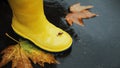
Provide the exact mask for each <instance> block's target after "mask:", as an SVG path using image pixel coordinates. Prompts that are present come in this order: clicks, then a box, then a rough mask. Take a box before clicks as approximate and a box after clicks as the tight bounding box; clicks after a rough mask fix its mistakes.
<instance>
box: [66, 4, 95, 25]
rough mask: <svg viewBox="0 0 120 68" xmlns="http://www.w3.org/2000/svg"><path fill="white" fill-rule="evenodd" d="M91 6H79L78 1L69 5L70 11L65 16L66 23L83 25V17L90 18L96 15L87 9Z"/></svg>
mask: <svg viewBox="0 0 120 68" xmlns="http://www.w3.org/2000/svg"><path fill="white" fill-rule="evenodd" d="M92 7H93V6H81V5H80V3H77V4H74V5H72V6H70V11H71V12H70V13H68V14H67V15H66V17H65V19H66V21H67V23H68V24H69V25H70V26H71V25H72V24H73V23H76V24H78V25H80V26H84V23H83V19H84V18H91V17H95V16H97V15H96V14H94V13H92V12H90V11H89V10H88V9H90V8H92Z"/></svg>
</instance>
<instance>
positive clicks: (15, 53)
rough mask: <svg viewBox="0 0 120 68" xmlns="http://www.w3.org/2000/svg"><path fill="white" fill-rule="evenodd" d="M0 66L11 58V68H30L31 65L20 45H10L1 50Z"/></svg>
mask: <svg viewBox="0 0 120 68" xmlns="http://www.w3.org/2000/svg"><path fill="white" fill-rule="evenodd" d="M1 54H4V55H3V56H2V61H1V62H0V68H1V67H2V66H4V65H6V64H7V63H8V62H10V61H11V60H12V68H32V65H31V63H30V61H29V59H28V57H27V56H26V55H25V53H24V52H23V50H22V49H21V48H20V46H19V45H18V44H17V45H12V46H9V47H8V48H6V49H5V50H3V51H2V52H1Z"/></svg>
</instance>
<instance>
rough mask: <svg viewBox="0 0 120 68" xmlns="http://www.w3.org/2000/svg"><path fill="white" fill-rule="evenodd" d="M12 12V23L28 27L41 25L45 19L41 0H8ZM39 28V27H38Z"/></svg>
mask: <svg viewBox="0 0 120 68" xmlns="http://www.w3.org/2000/svg"><path fill="white" fill-rule="evenodd" d="M8 2H9V4H10V6H11V9H12V12H13V22H12V24H16V22H17V23H18V24H23V25H24V26H27V27H29V28H30V29H33V28H35V27H36V28H38V27H40V25H41V27H43V25H46V24H47V23H45V22H47V19H46V16H45V14H44V8H43V0H8ZM38 29H41V28H38Z"/></svg>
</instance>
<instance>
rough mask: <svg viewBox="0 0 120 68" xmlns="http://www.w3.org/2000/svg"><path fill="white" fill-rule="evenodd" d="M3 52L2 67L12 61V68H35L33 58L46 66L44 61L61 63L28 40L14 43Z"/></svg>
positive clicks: (0, 64)
mask: <svg viewBox="0 0 120 68" xmlns="http://www.w3.org/2000/svg"><path fill="white" fill-rule="evenodd" d="M1 54H3V56H2V60H1V61H0V68H1V67H2V66H4V65H6V64H7V63H8V62H10V61H12V68H33V67H32V64H31V61H30V60H29V59H31V60H32V61H33V63H34V64H36V63H38V64H39V65H41V66H43V67H44V63H49V64H57V63H59V62H58V61H57V60H56V59H55V58H54V55H52V54H49V53H46V52H43V51H42V50H39V49H37V48H36V47H34V45H32V44H31V43H29V42H28V41H21V42H20V43H19V44H16V45H12V46H9V47H7V48H6V49H4V50H3V51H2V52H1Z"/></svg>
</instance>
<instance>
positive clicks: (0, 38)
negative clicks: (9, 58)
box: [0, 0, 120, 68]
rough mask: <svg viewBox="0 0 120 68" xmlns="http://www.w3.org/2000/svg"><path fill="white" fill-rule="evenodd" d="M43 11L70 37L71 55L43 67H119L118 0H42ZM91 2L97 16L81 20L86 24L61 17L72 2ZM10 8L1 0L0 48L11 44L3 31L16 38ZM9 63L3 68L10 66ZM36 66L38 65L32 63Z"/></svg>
mask: <svg viewBox="0 0 120 68" xmlns="http://www.w3.org/2000/svg"><path fill="white" fill-rule="evenodd" d="M45 1H46V2H45V13H46V16H47V17H48V19H49V20H50V21H51V22H52V23H53V24H55V25H56V26H58V27H60V28H62V29H64V30H65V31H67V32H68V33H69V34H70V35H71V36H72V37H73V45H72V49H71V52H70V54H68V55H67V56H64V57H57V60H59V61H60V62H61V64H59V65H48V64H46V66H45V68H120V17H119V16H120V7H119V6H120V4H119V3H120V0H52V1H49V0H45ZM77 2H81V4H82V5H93V6H95V7H94V8H93V9H91V11H92V12H94V13H96V14H99V16H98V17H95V18H91V19H84V22H85V26H84V27H80V26H78V25H76V24H73V26H71V27H69V26H68V25H67V24H66V21H65V20H64V16H65V15H66V13H68V12H69V11H68V7H69V6H70V5H72V4H74V3H77ZM11 16H12V14H11V10H10V8H9V6H8V5H7V3H6V2H5V0H0V51H1V50H2V49H4V48H5V47H6V46H7V45H9V44H14V43H15V42H13V41H12V40H10V39H9V38H7V37H6V36H5V35H4V33H5V32H8V33H10V34H12V35H13V37H15V38H16V39H17V38H18V37H19V36H17V35H15V34H14V32H12V29H11V27H10V22H11ZM9 65H10V64H8V65H7V66H5V67H4V68H10V66H9ZM34 67H35V68H39V66H38V65H34Z"/></svg>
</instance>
